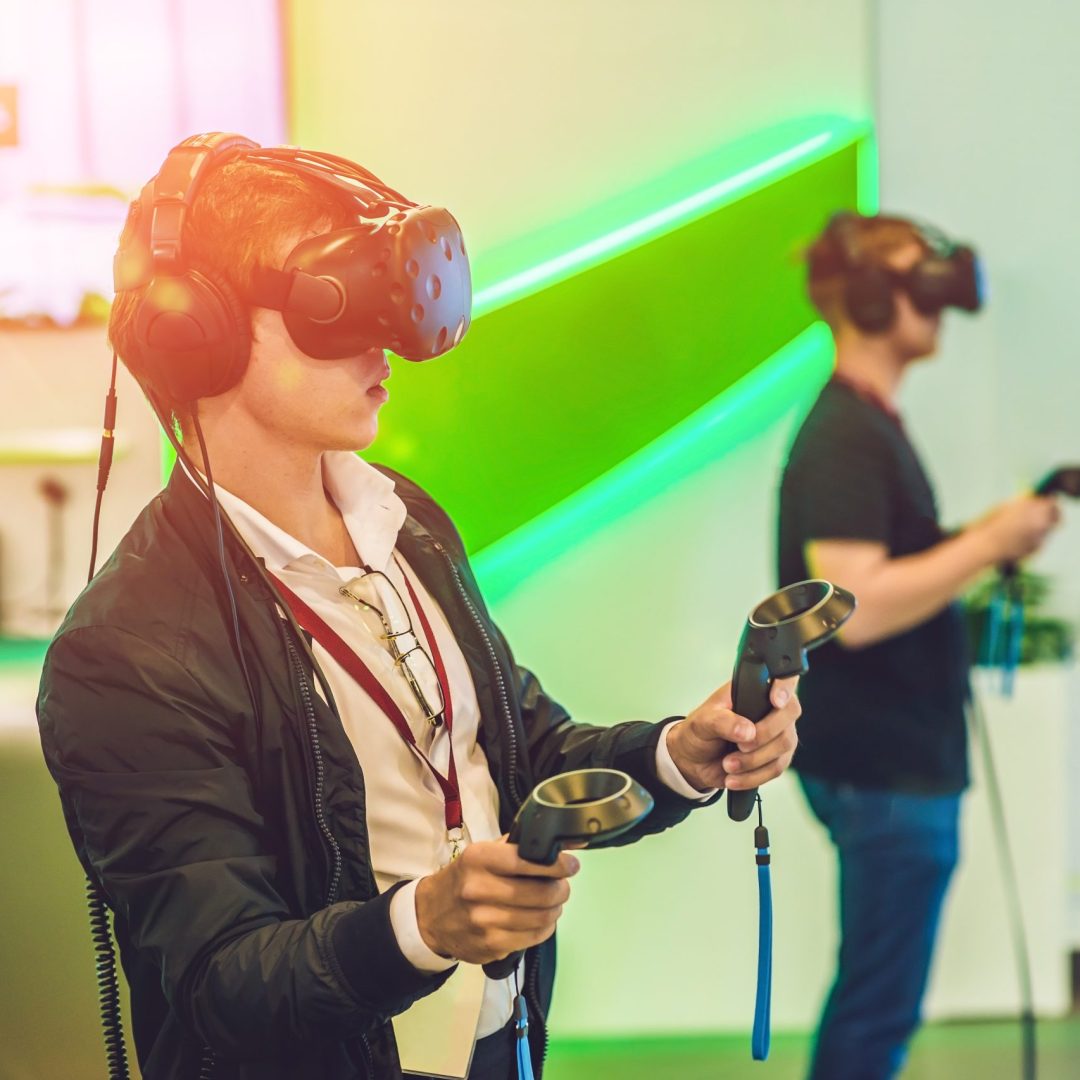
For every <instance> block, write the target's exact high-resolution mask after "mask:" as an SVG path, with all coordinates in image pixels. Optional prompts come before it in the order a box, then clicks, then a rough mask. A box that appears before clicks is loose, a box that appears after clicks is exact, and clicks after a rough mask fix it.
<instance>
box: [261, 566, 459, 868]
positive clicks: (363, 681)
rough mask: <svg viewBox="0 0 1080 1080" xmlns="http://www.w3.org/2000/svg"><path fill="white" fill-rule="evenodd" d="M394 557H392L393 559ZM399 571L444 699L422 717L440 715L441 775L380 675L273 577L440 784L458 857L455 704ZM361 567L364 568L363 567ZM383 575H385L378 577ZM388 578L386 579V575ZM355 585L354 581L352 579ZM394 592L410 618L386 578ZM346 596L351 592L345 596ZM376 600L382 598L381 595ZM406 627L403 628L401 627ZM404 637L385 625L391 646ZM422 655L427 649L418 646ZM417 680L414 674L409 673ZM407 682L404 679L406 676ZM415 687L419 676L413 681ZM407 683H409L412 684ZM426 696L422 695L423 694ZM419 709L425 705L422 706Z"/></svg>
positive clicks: (298, 615)
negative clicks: (443, 758) (438, 709)
mask: <svg viewBox="0 0 1080 1080" xmlns="http://www.w3.org/2000/svg"><path fill="white" fill-rule="evenodd" d="M395 561H396V560H395ZM397 566H398V569H399V570H401V575H402V578H403V579H404V581H405V587H406V589H408V591H409V598H410V599H411V600H412V602H413V608H414V610H415V611H416V614H417V616H418V617H419V619H420V623H421V625H422V626H423V628H424V634H425V636H426V637H427V640H428V643H429V644H430V645H431V649H432V652H433V654H434V655H433V657H429V659H430V660H431V663H432V669H433V671H434V673H435V681H436V683H437V684H438V685H439V688H440V689H439V698H438V699H439V700H440V701H443V702H445V706H444V708H443V709H442V711H441V712H439V713H433V712H432V710H431V709H430V708H426V709H425V715H429V716H431V718H432V719H435V718H437V717H441V718H442V722H443V723H444V724H445V728H446V734H447V740H446V749H447V757H448V762H447V764H448V768H447V771H446V772H445V773H442V772H440V771H439V770H438V769H437V768H436V767H435V765H433V764H432V762H431V759H430V758H429V757H428V755H427V753H426V752H425V750H424V749H423V748H422V747H420V746H419V745H418V743H417V740H416V736H415V734H414V733H413V730H412V728H411V726H410V724H409V721H408V720H407V719H406V717H405V714H404V713H403V712H402V711H401V708H400V707H399V706H398V705H397V703H396V702H395V701H394V699H393V697H392V696H391V695H390V694H389V692H388V691H387V689H386V687H385V686H383V685H382V683H380V681H379V679H378V678H377V677H376V676H375V674H374V673H373V672H372V671H371V669H370V668H369V667H368V666H367V664H366V663H364V661H363V660H362V659H361V658H360V656H359V655H358V654H357V653H356V652H354V651H353V649H352V648H351V647H350V646H349V644H348V643H347V642H346V641H345V640H344V639H343V638H342V637H341V635H340V634H338V633H337V632H336V631H335V630H334V629H333V628H332V627H330V626H329V625H328V624H327V623H326V621H325V620H324V619H323V618H322V617H321V616H319V615H317V614H316V613H315V612H314V611H313V610H312V609H311V608H310V607H309V606H308V605H307V604H306V603H304V601H303V600H301V599H300V597H299V596H297V595H296V593H294V592H293V591H292V589H290V588H289V587H288V586H287V585H286V584H285V583H284V582H283V581H281V580H280V579H279V578H275V579H274V580H275V583H276V585H277V588H278V590H279V592H280V594H281V597H282V599H283V600H284V601H285V603H286V604H288V606H289V608H290V609H291V611H292V613H293V616H294V618H295V619H296V621H297V623H298V624H299V625H300V627H301V628H302V629H304V630H305V631H307V633H309V634H310V635H311V636H312V638H313V639H314V640H315V641H317V642H318V643H319V644H320V645H321V646H322V647H323V648H324V649H325V650H326V651H327V652H328V653H329V654H330V655H331V656H332V657H333V658H334V660H335V661H337V663H338V664H340V665H341V667H342V668H344V669H345V671H347V672H348V674H349V675H351V676H352V678H353V679H355V680H356V682H357V683H359V685H360V686H361V687H362V688H363V689H364V690H365V692H366V693H367V694H368V696H369V697H370V698H371V699H372V701H373V702H374V703H375V704H376V706H378V708H379V709H381V710H382V712H383V713H384V714H385V715H386V717H387V719H388V720H389V721H390V722H391V723H392V724H393V725H394V728H395V730H396V731H397V733H398V735H400V736H401V738H402V739H403V740H404V741H405V743H406V744H407V745H408V746H409V747H411V748H412V750H413V752H414V753H416V754H417V756H418V757H419V759H420V761H422V762H423V764H424V766H425V768H427V770H428V771H429V772H430V774H431V776H432V777H433V779H434V780H435V782H436V784H437V785H438V786H439V789H440V791H441V792H442V796H443V812H444V819H445V823H446V839H447V842H448V843H449V845H450V858H451V859H456V858H457V856H458V855H459V854H460V853H461V850H462V847H463V846H464V845H465V844H466V843H467V842H468V841H467V838H466V833H465V822H464V818H463V815H462V809H461V792H460V788H459V786H458V776H457V764H456V763H455V761H454V742H453V732H454V728H453V724H454V704H453V700H452V699H451V697H450V681H449V679H448V678H447V675H446V668H445V666H444V664H443V661H442V654H441V653H440V651H439V643H438V642H437V641H436V640H435V632H434V631H433V630H432V628H431V621H430V620H429V619H428V617H427V615H426V614H425V612H424V608H423V606H422V605H421V603H420V598H419V597H418V596H417V595H416V590H415V589H414V588H413V587H412V583H411V582H410V581H409V578H408V576H407V575H406V574H405V571H404V570H403V569H402V568H401V564H400V563H398V564H397ZM365 570H368V568H366V567H365ZM375 573H378V571H368V572H367V573H366V574H365V575H363V576H361V577H360V578H359V579H354V582H355V581H356V580H359V581H363V580H364V577H369V576H371V575H372V574H375ZM381 576H383V577H385V575H381ZM387 580H388V581H389V579H387ZM350 584H353V583H350ZM389 584H390V586H391V589H392V591H393V593H395V594H397V597H398V600H399V601H400V602H401V606H402V608H403V610H404V613H405V615H406V616H408V608H406V607H405V605H404V602H403V601H401V595H400V594H399V593H398V592H397V589H396V588H395V587H394V586H393V582H389ZM348 595H349V596H350V597H351V596H353V593H351V592H350V593H349V594H348ZM380 599H382V598H381V597H380ZM354 602H355V603H357V604H360V605H361V606H363V607H367V608H371V609H372V610H373V611H376V612H378V613H379V614H380V616H381V618H380V621H384V620H385V622H384V628H386V627H387V626H388V625H389V619H387V617H386V615H385V613H383V612H381V609H379V608H377V607H375V606H374V605H372V604H371V603H369V602H368V601H367V600H356V599H354ZM411 625H412V620H411V619H409V626H410V627H411ZM403 630H404V627H403ZM401 636H402V633H400V632H393V627H392V626H389V629H388V630H387V644H388V645H390V644H391V643H393V642H396V641H397V639H398V638H399V637H401ZM412 636H413V638H414V639H415V640H416V641H417V642H419V639H418V638H417V637H416V634H415V633H413V635H412ZM395 649H396V652H397V653H398V654H399V655H400V656H401V657H405V656H406V655H407V653H408V654H413V655H415V653H414V650H413V649H412V648H411V646H410V648H409V649H408V650H407V652H406V651H403V650H402V649H401V647H400V645H395V646H394V648H392V649H391V653H392V654H393V653H394V651H395ZM421 652H424V654H425V655H426V650H423V649H422V650H421ZM394 666H395V668H396V669H397V670H399V671H400V670H401V668H402V665H401V664H398V663H397V662H396V660H395V665H394ZM412 674H413V676H414V678H415V672H413V673H412ZM406 681H408V679H406ZM416 682H417V685H418V686H419V680H418V679H417V680H416ZM410 685H411V683H410ZM426 697H427V695H425V698H426ZM421 707H422V708H423V707H424V706H423V705H421ZM424 726H425V728H426V730H427V731H428V732H434V731H435V730H436V728H435V727H433V726H432V724H431V721H430V720H429V721H428V722H427V723H425V725H424Z"/></svg>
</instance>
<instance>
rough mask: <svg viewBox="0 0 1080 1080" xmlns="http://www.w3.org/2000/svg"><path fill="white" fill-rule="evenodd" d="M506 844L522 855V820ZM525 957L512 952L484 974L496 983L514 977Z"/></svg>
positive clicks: (491, 964)
mask: <svg viewBox="0 0 1080 1080" xmlns="http://www.w3.org/2000/svg"><path fill="white" fill-rule="evenodd" d="M506 842H507V843H508V844H517V845H518V853H519V854H521V848H522V844H521V822H520V819H515V820H514V823H513V825H511V826H510V833H509V835H508V836H507V838H506ZM521 857H522V858H523V859H524V858H526V856H525V855H524V854H521ZM558 857H559V850H558V849H556V851H555V858H558ZM528 861H529V862H536V861H537V860H535V859H529V860H528ZM551 862H554V859H552V860H550V861H549V862H548V864H547V865H550V864H551ZM540 865H544V864H542V863H541V864H540ZM524 955H525V954H524V953H523V952H520V951H518V952H512V953H511V954H510V955H509V956H504V957H503V958H502V959H501V960H491V961H489V962H488V963H486V964H485V965H484V974H485V975H486V976H487V977H488V978H489V979H495V980H496V981H501V980H502V979H507V978H509V977H510V976H511V975H513V973H514V972H515V970H517V966H518V964H520V963H521V958H522V956H524Z"/></svg>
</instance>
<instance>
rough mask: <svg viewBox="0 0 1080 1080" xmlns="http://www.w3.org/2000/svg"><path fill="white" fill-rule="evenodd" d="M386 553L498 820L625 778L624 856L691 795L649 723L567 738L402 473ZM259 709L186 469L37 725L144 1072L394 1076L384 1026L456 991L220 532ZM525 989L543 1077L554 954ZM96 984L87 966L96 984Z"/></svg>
mask: <svg viewBox="0 0 1080 1080" xmlns="http://www.w3.org/2000/svg"><path fill="white" fill-rule="evenodd" d="M394 479H395V480H396V481H397V491H398V494H399V495H400V496H401V497H402V499H403V500H404V502H405V504H406V506H407V508H408V512H409V513H408V518H407V520H406V523H405V525H404V526H403V528H402V530H401V533H400V536H399V540H398V549H399V550H400V551H401V553H402V554H403V555H404V557H405V559H406V560H407V562H408V564H409V565H410V566H411V567H412V568H413V570H414V571H415V572H416V574H417V576H418V577H419V578H420V579H421V580H422V581H423V583H424V585H425V586H426V588H427V589H428V590H429V591H430V593H431V595H432V596H433V597H434V598H435V599H436V600H437V601H438V603H439V604H440V606H441V607H442V610H443V611H444V612H445V613H446V616H447V619H448V621H449V622H450V625H451V626H452V627H453V628H454V631H455V634H456V636H457V639H458V641H459V643H460V645H461V648H462V651H463V652H464V654H465V658H466V660H467V661H468V664H469V670H470V672H471V674H472V678H473V682H474V683H475V686H476V694H477V699H478V702H479V705H480V713H481V718H482V720H481V727H480V732H479V739H480V740H481V742H482V745H483V748H484V751H485V753H486V755H487V759H488V762H489V764H490V768H491V773H492V776H493V778H494V780H495V783H496V785H497V787H498V792H499V800H500V820H501V824H502V827H503V829H504V830H505V829H507V828H508V827H509V824H510V821H511V819H512V817H513V814H514V812H515V811H516V809H517V807H518V806H519V805H520V803H521V801H522V799H523V798H524V796H525V795H526V794H527V793H528V792H529V791H530V790H531V789H532V787H533V785H534V784H535V783H537V782H538V781H539V780H541V779H543V778H545V777H549V776H552V775H554V774H556V773H559V772H563V771H565V770H567V769H576V768H584V767H590V766H610V767H614V768H619V769H623V770H625V771H627V772H629V773H630V774H632V775H633V776H634V777H636V778H637V779H638V780H639V781H640V782H641V783H643V784H644V785H645V786H646V787H647V788H648V789H649V791H650V792H651V793H652V795H653V797H654V798H655V800H656V808H655V810H654V811H653V813H652V815H651V816H650V817H649V818H647V819H646V820H645V822H644V823H643V825H642V826H641V827H639V828H638V829H637V830H635V831H634V832H633V833H631V834H628V835H627V836H625V837H623V838H620V840H619V841H618V842H620V843H624V842H627V841H629V840H632V839H636V838H637V837H638V836H641V835H644V834H646V833H655V832H659V831H661V830H663V829H665V828H667V827H669V826H670V825H673V824H675V823H676V822H678V821H680V820H681V819H682V818H683V817H685V816H686V814H687V813H688V812H689V810H690V809H691V808H692V806H693V805H694V804H692V803H690V802H688V801H686V800H684V799H682V798H680V797H679V796H677V795H675V794H674V793H673V792H671V791H670V790H669V789H667V788H666V787H665V786H664V785H663V784H662V783H661V782H660V781H659V780H658V778H657V776H656V772H655V749H656V743H657V740H658V738H659V732H660V727H661V725H659V724H641V723H631V724H622V725H619V726H616V727H612V728H603V727H592V726H585V725H581V724H575V723H573V722H572V721H571V720H570V719H569V717H568V716H567V714H566V712H565V711H564V710H563V709H562V708H561V707H560V706H559V705H558V704H556V703H555V702H554V701H552V700H551V698H549V697H548V696H547V695H546V694H545V693H544V691H543V689H542V688H541V686H540V684H539V682H538V681H537V680H536V678H535V677H534V676H533V675H532V674H531V673H530V672H529V671H527V670H525V669H524V668H522V667H519V666H517V665H516V664H515V662H514V659H513V656H512V655H511V652H510V649H509V647H508V645H507V643H506V641H505V640H504V638H503V637H502V635H501V634H500V633H499V631H498V629H497V628H496V627H495V625H494V624H493V622H492V621H491V618H490V616H489V614H488V611H487V608H486V607H485V605H484V602H483V600H482V599H481V597H480V594H479V591H478V589H477V586H476V582H475V580H474V578H473V576H472V573H471V571H470V569H469V566H468V563H467V561H466V558H465V552H464V550H463V547H462V543H461V540H460V538H459V536H458V534H457V532H456V530H455V529H454V526H453V524H452V523H451V522H450V520H449V518H448V517H447V516H446V514H445V513H444V512H443V511H442V510H441V509H440V508H439V507H438V506H437V505H436V504H435V503H434V502H433V501H432V500H431V499H430V498H429V497H428V496H427V495H426V494H424V493H423V492H422V491H421V490H420V489H419V488H417V487H416V486H415V485H413V484H411V483H410V482H409V481H408V480H405V479H404V478H402V477H398V476H395V477H394ZM226 558H227V560H228V562H229V564H230V569H231V576H232V580H233V582H234V591H235V594H236V609H237V618H238V621H239V629H240V640H241V641H242V642H243V643H244V657H245V660H246V663H247V668H248V671H249V672H250V676H251V682H252V691H253V694H254V699H255V701H256V702H257V703H258V708H257V710H256V709H255V708H253V703H252V697H251V695H250V694H249V692H248V689H247V687H246V685H245V681H244V678H243V675H242V672H241V668H240V665H239V663H238V660H237V656H236V645H235V636H234V634H233V632H232V630H231V615H230V611H229V603H228V595H227V593H226V592H225V589H224V585H223V580H222V573H221V567H220V563H219V559H218V553H217V548H216V541H215V539H214V530H213V523H212V517H211V513H210V506H209V503H208V502H207V500H206V499H205V498H204V497H203V495H202V494H201V493H200V492H199V491H198V490H197V489H196V488H195V487H194V485H193V484H192V483H191V482H190V481H189V480H188V479H187V477H186V476H184V475H183V473H182V472H181V471H180V470H176V471H174V474H173V478H172V480H171V481H170V483H169V485H168V487H167V488H166V490H165V491H163V492H162V493H161V494H160V495H158V496H157V497H156V498H155V499H154V500H153V501H152V502H151V503H150V505H149V506H148V507H147V508H146V509H145V510H144V511H143V512H142V514H141V515H140V516H139V518H138V519H137V520H136V522H135V524H134V525H133V526H132V528H131V530H130V531H129V532H128V534H127V536H126V537H125V538H124V540H123V541H122V543H121V544H120V546H119V548H118V549H117V551H116V552H115V553H114V554H113V556H112V557H111V558H110V559H109V561H108V563H107V564H106V565H105V566H104V567H103V568H102V570H101V572H100V573H99V574H98V575H97V577H96V578H95V579H94V581H93V582H92V583H91V585H90V586H89V587H88V588H87V589H86V590H85V591H84V592H83V594H82V595H81V596H80V597H79V599H78V600H77V601H76V603H75V605H74V606H73V608H72V609H71V611H70V613H69V614H68V617H67V619H66V620H65V622H64V624H63V625H62V627H61V628H60V630H59V632H58V633H57V635H56V638H55V640H54V641H53V643H52V645H51V647H50V649H49V652H48V656H47V658H46V661H45V669H44V673H43V676H42V683H41V692H40V697H39V700H38V721H39V725H40V728H41V739H42V745H43V748H44V751H45V756H46V759H47V761H48V765H49V768H50V770H51V772H52V774H53V776H54V778H55V779H56V782H57V784H58V785H59V788H60V796H61V801H62V804H63V809H64V814H65V818H66V821H67V826H68V830H69V832H70V834H71V838H72V842H73V843H74V845H75V850H76V852H77V854H78V856H79V858H80V860H81V861H82V864H83V866H84V868H85V869H86V871H87V873H88V874H89V875H90V877H91V878H92V880H94V881H95V882H97V883H98V884H99V885H100V886H101V888H102V889H103V890H104V893H105V895H106V897H107V899H108V903H109V906H110V907H111V908H112V910H113V912H114V915H115V930H116V937H117V940H118V942H119V945H120V954H121V960H122V963H123V967H124V971H125V974H126V976H127V981H128V984H129V986H130V989H131V1005H132V1018H133V1028H134V1032H133V1033H134V1037H135V1045H136V1048H137V1053H138V1058H139V1063H140V1066H141V1068H142V1071H143V1075H144V1076H145V1077H146V1078H147V1080H163V1078H176V1080H180V1078H194V1077H196V1076H198V1075H199V1068H200V1062H201V1061H202V1059H203V1057H204V1055H205V1054H206V1053H207V1049H208V1050H209V1051H212V1053H213V1056H214V1059H215V1065H214V1072H213V1075H214V1076H215V1077H217V1078H225V1077H229V1078H237V1080H241V1078H243V1080H255V1078H256V1077H257V1078H259V1080H277V1078H281V1080H285V1078H288V1080H299V1078H311V1080H316V1078H317V1080H338V1078H341V1080H346V1078H350V1080H351V1078H353V1077H366V1078H368V1080H383V1078H387V1077H395V1076H398V1075H399V1073H400V1067H399V1064H398V1057H397V1051H396V1047H395V1044H394V1038H393V1031H392V1028H391V1026H390V1024H389V1018H390V1017H391V1016H393V1015H395V1014H397V1013H399V1012H401V1011H403V1010H405V1009H407V1008H408V1007H409V1005H411V1004H412V1003H413V1002H414V1001H416V1000H417V999H418V998H420V997H422V996H424V995H425V994H428V993H430V992H431V991H432V990H434V989H436V988H437V987H438V986H439V985H441V983H442V982H443V980H444V979H445V977H446V976H430V975H426V974H423V973H421V972H418V971H417V970H416V969H415V968H413V967H412V965H411V964H410V963H409V962H408V961H407V960H406V959H405V958H404V956H403V955H402V954H401V952H400V950H399V949H398V947H397V943H396V939H395V937H394V934H393V932H392V930H391V926H390V919H389V901H390V897H391V896H392V894H393V891H394V890H393V889H391V890H390V891H388V892H387V893H383V894H381V895H380V894H379V893H378V891H377V889H376V886H375V881H374V878H373V876H372V871H371V861H370V853H369V847H368V836H367V830H366V827H365V813H364V777H363V775H362V773H361V771H360V767H359V764H358V762H357V759H356V756H355V754H354V752H353V749H352V745H351V744H350V742H349V740H348V738H347V736H346V734H345V731H344V729H343V727H342V725H341V722H340V719H339V717H338V715H337V713H336V709H335V707H334V705H333V702H332V700H331V702H330V704H329V705H327V704H325V703H324V702H323V701H322V699H321V698H320V696H319V695H318V694H316V693H314V690H313V671H312V661H311V658H310V652H309V650H308V648H307V642H305V641H304V640H303V638H302V636H299V635H297V633H296V631H295V630H294V627H293V625H292V624H290V623H289V622H287V621H285V619H283V618H282V616H281V614H280V613H279V608H278V606H277V604H276V601H275V595H274V593H273V592H272V590H271V588H270V587H269V586H268V585H267V584H266V580H265V578H264V577H263V576H262V575H261V574H260V573H259V572H258V567H257V566H255V565H254V564H253V561H252V558H251V556H250V554H249V553H248V552H247V550H246V548H244V546H243V545H242V544H240V543H238V542H236V541H234V540H233V538H232V537H231V536H230V535H228V534H226ZM526 970H527V974H526V980H525V991H526V997H527V1000H528V1003H529V1008H530V1013H531V1028H532V1030H531V1034H530V1038H531V1043H532V1047H533V1054H534V1057H535V1058H536V1067H537V1070H538V1071H539V1069H540V1067H541V1066H542V1058H543V1053H544V1049H545V1046H546V1041H547V1040H546V1033H545V1031H544V1017H545V1016H546V1014H547V1010H548V1006H549V1004H550V999H551V985H552V979H553V976H554V943H553V941H549V942H546V943H545V944H544V945H542V946H540V947H538V948H536V949H533V950H530V953H529V955H528V958H527V969H526ZM88 974H89V973H88Z"/></svg>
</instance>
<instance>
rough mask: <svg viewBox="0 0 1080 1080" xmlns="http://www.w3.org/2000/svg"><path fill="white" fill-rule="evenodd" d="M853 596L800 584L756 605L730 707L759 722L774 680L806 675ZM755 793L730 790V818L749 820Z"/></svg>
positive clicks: (745, 633)
mask: <svg viewBox="0 0 1080 1080" xmlns="http://www.w3.org/2000/svg"><path fill="white" fill-rule="evenodd" d="M854 610H855V597H854V596H852V595H851V593H849V592H848V591H847V590H845V589H841V588H839V587H838V586H836V585H832V584H830V583H829V582H828V581H817V580H815V581H800V582H798V583H797V584H794V585H788V586H787V587H786V588H783V589H781V590H780V591H779V592H775V593H773V595H772V596H770V597H769V598H768V599H767V600H765V601H763V602H762V603H760V604H758V606H757V607H756V608H754V610H753V611H751V612H750V617H749V618H748V619H747V620H746V626H745V628H744V629H743V632H742V638H741V639H740V641H739V651H738V657H737V659H736V661H735V674H734V675H733V676H732V684H731V703H732V708H733V709H734V711H735V712H737V713H738V714H739V715H740V716H745V717H746V719H747V720H752V721H753V722H754V723H755V724H756V723H757V722H758V721H759V720H762V719H764V718H765V717H766V716H767V715H768V714H769V712H770V711H771V709H772V703H771V702H770V700H769V692H770V690H771V689H772V683H773V680H774V679H786V678H790V677H791V676H794V675H804V674H806V672H807V670H808V669H809V664H808V663H807V658H806V654H807V653H808V652H809V651H810V650H811V649H816V648H817V647H818V646H819V645H823V644H824V643H825V642H826V641H828V640H829V639H830V638H831V637H833V635H834V634H835V633H836V632H837V630H839V629H840V627H841V626H843V625H844V623H845V622H847V620H848V618H850V616H851V613H852V612H853V611H854ZM756 797H757V789H756V788H750V789H747V790H744V791H729V792H728V793H727V809H728V817H729V818H731V820H732V821H745V820H746V819H747V818H748V817H749V816H750V813H751V811H752V810H753V809H754V801H755V799H756Z"/></svg>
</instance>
